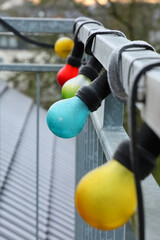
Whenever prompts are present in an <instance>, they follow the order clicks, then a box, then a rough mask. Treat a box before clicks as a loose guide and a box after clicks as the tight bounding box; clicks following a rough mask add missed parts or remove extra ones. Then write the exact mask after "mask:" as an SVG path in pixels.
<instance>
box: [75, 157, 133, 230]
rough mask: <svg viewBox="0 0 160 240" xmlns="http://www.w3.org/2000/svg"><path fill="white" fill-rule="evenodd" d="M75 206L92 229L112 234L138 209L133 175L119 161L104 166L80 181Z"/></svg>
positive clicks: (112, 161)
mask: <svg viewBox="0 0 160 240" xmlns="http://www.w3.org/2000/svg"><path fill="white" fill-rule="evenodd" d="M75 204H76V208H77V211H78V212H79V214H80V215H81V217H82V218H83V219H84V220H85V221H86V222H87V223H88V224H90V225H91V226H92V227H95V228H97V229H101V230H113V229H115V228H118V227H120V226H122V225H123V224H125V223H126V222H127V221H128V220H129V218H130V217H131V216H132V215H133V214H134V213H135V210H136V206H137V196H136V187H135V183H134V175H133V173H132V172H131V171H129V170H128V169H127V168H126V167H124V166H123V165H122V164H120V163H119V162H118V161H116V160H111V161H110V162H108V163H106V164H104V165H101V166H100V167H98V168H96V169H94V170H92V171H91V172H89V173H87V174H86V175H85V176H84V177H83V178H82V179H81V181H80V182H79V184H78V186H77V189H76V193H75Z"/></svg>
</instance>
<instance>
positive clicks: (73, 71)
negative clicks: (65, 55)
mask: <svg viewBox="0 0 160 240" xmlns="http://www.w3.org/2000/svg"><path fill="white" fill-rule="evenodd" d="M78 72H79V67H74V66H71V65H70V64H65V66H64V67H63V68H61V69H60V70H59V72H58V74H57V82H58V83H59V84H60V86H61V87H62V86H63V84H64V83H65V82H67V81H68V80H69V79H71V78H74V77H76V76H77V75H78Z"/></svg>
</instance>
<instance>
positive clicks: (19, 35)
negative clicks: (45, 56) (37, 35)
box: [0, 18, 54, 49]
mask: <svg viewBox="0 0 160 240" xmlns="http://www.w3.org/2000/svg"><path fill="white" fill-rule="evenodd" d="M0 23H1V24H2V25H3V26H4V27H5V28H7V29H8V30H9V31H11V32H13V33H14V34H15V35H16V36H17V37H19V38H20V39H22V40H23V41H25V42H28V43H30V44H33V45H36V46H39V47H43V48H52V49H54V44H49V43H44V42H38V41H36V40H33V39H31V38H29V37H26V36H24V35H22V34H21V33H20V32H19V31H18V30H17V29H15V28H14V27H12V26H11V25H10V24H8V23H7V22H6V21H4V20H3V19H2V18H0Z"/></svg>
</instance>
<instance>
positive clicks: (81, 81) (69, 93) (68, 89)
mask: <svg viewBox="0 0 160 240" xmlns="http://www.w3.org/2000/svg"><path fill="white" fill-rule="evenodd" d="M90 83H91V80H90V79H89V78H88V77H86V76H84V75H83V74H79V75H78V76H76V77H74V78H72V79H70V80H68V81H67V82H66V83H65V84H64V85H63V87H62V97H63V98H71V97H74V96H75V94H76V93H77V91H78V89H79V88H80V87H82V86H85V85H89V84H90Z"/></svg>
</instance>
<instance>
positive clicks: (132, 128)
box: [128, 62, 160, 240]
mask: <svg viewBox="0 0 160 240" xmlns="http://www.w3.org/2000/svg"><path fill="white" fill-rule="evenodd" d="M158 66H160V62H154V63H151V64H149V65H146V66H145V67H144V68H143V69H141V71H140V72H139V73H138V74H137V75H136V77H135V80H134V82H133V85H132V88H131V94H130V96H129V104H128V106H129V113H130V114H129V132H130V138H131V140H130V153H131V164H132V167H133V172H134V175H135V184H136V190H137V198H138V223H139V231H138V232H139V240H145V223H144V207H143V196H142V189H141V183H140V180H141V178H140V172H139V163H138V159H137V147H136V146H137V132H136V101H137V86H138V82H139V80H140V78H141V76H142V75H143V74H145V73H146V72H147V71H149V70H151V69H152V68H153V67H158Z"/></svg>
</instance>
